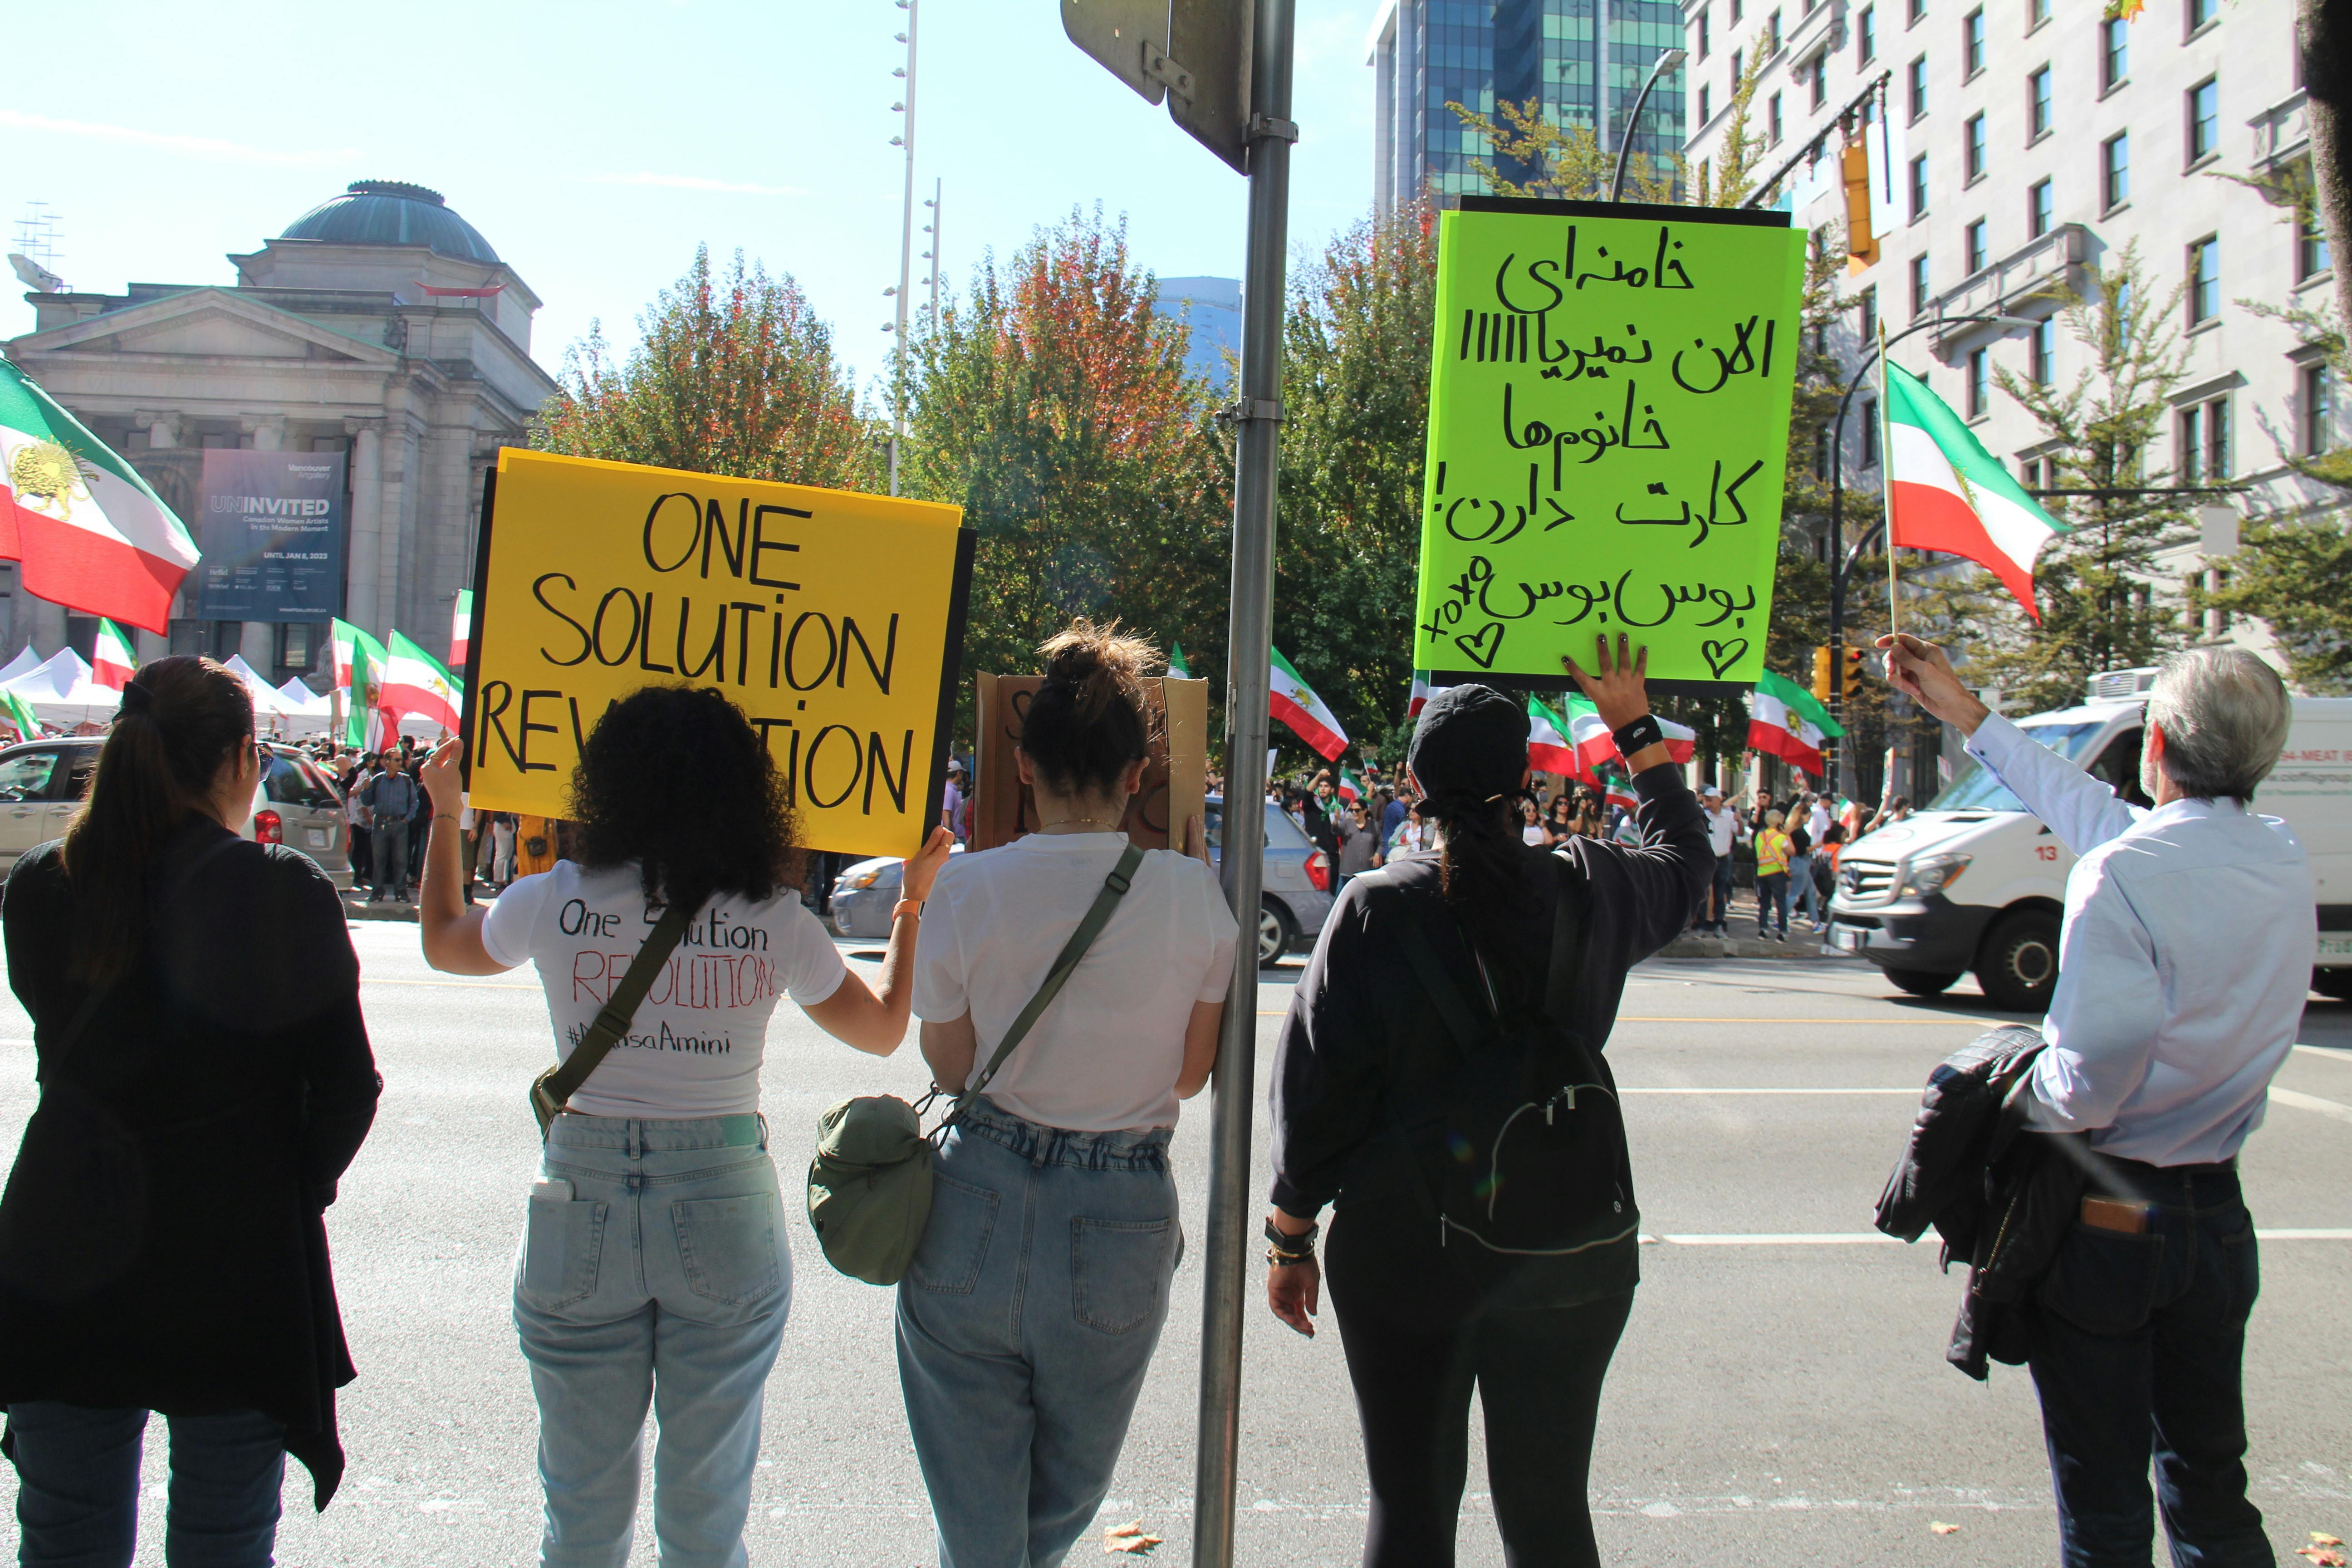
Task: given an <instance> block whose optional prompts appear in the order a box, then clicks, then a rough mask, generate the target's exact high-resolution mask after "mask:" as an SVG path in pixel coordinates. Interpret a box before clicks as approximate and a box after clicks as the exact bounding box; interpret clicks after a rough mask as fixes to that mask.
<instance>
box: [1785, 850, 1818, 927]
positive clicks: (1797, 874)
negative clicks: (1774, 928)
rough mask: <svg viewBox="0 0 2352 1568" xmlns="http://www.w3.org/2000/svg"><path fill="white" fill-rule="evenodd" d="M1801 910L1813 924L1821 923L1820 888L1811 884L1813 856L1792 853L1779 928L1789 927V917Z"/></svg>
mask: <svg viewBox="0 0 2352 1568" xmlns="http://www.w3.org/2000/svg"><path fill="white" fill-rule="evenodd" d="M1797 910H1803V911H1804V913H1805V918H1806V919H1807V920H1809V921H1812V922H1813V923H1814V924H1815V925H1819V924H1821V923H1822V890H1821V889H1819V888H1817V887H1815V886H1814V885H1813V858H1812V857H1811V855H1792V856H1790V858H1789V896H1788V898H1787V899H1785V900H1782V908H1781V910H1780V929H1781V930H1782V931H1787V930H1788V929H1789V918H1790V916H1791V915H1793V914H1795V913H1796V912H1797Z"/></svg>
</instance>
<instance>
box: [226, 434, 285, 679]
mask: <svg viewBox="0 0 2352 1568" xmlns="http://www.w3.org/2000/svg"><path fill="white" fill-rule="evenodd" d="M237 427H238V428H239V429H241V430H243V431H244V432H245V433H246V434H247V435H248V436H250V437H253V449H254V450H255V451H257V452H275V451H278V449H280V448H281V447H284V446H285V445H286V416H284V415H283V414H248V415H247V416H244V417H243V418H241V419H239V420H238V421H237ZM248 662H250V661H249V660H248Z"/></svg>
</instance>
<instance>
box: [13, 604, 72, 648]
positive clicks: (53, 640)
mask: <svg viewBox="0 0 2352 1568" xmlns="http://www.w3.org/2000/svg"><path fill="white" fill-rule="evenodd" d="M25 603H26V604H27V605H31V606H32V609H33V613H32V616H31V617H30V619H31V621H32V626H31V627H30V635H31V637H32V639H33V651H34V652H35V653H37V654H38V655H40V656H41V657H42V658H50V657H51V656H53V655H54V654H56V652H57V651H58V649H59V648H61V647H65V646H66V607H65V606H64V605H52V604H51V603H49V602H48V601H47V599H44V598H41V597H39V596H37V595H33V594H26V595H25ZM25 619H26V616H23V615H22V614H21V613H20V614H19V616H17V621H18V624H19V625H22V624H23V622H24V621H25Z"/></svg>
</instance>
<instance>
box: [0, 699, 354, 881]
mask: <svg viewBox="0 0 2352 1568" xmlns="http://www.w3.org/2000/svg"><path fill="white" fill-rule="evenodd" d="M105 743H106V738H105V737H104V736H102V735H60V736H58V737H56V738H54V739H52V740H47V741H26V742H18V743H17V744H16V745H13V746H8V747H5V748H0V869H5V868H6V867H9V866H13V865H15V864H16V857H17V856H19V855H22V854H23V853H24V852H25V851H26V850H27V849H30V848H32V847H34V846H35V845H37V844H46V843H47V842H48V841H49V840H50V839H52V838H62V837H65V831H66V825H67V824H68V823H69V822H71V821H72V820H73V819H74V816H75V814H76V813H78V812H79V811H80V810H81V802H82V797H83V796H84V795H88V794H89V776H90V774H91V773H95V772H96V771H97V769H98V752H99V748H100V746H102V745H104V744H105ZM261 752H262V757H263V760H264V763H265V766H264V770H263V773H262V775H261V790H260V793H259V794H258V795H257V796H256V797H255V799H254V803H253V806H254V809H253V816H252V818H251V819H250V820H249V821H247V823H246V825H245V837H247V838H251V839H254V840H256V841H257V842H259V843H263V844H283V845H285V846H286V847H288V848H289V849H299V850H300V851H301V852H302V853H303V854H305V855H307V856H309V857H310V858H311V859H313V860H315V861H317V862H318V863H319V868H320V869H321V870H323V871H325V872H326V873H327V875H328V876H329V877H331V878H332V879H334V883H335V886H336V887H338V888H348V887H350V886H351V885H352V861H351V854H350V844H349V842H348V840H347V838H346V836H345V834H344V830H343V796H342V791H341V790H340V789H339V788H337V787H336V784H335V781H334V779H333V778H332V777H331V776H330V775H329V774H328V773H327V772H326V770H324V769H323V768H321V767H320V766H319V764H318V763H314V762H312V761H311V760H310V757H309V756H307V755H305V754H304V753H303V752H299V751H297V750H296V749H295V748H294V747H292V746H280V745H277V744H274V743H271V742H263V744H262V748H261Z"/></svg>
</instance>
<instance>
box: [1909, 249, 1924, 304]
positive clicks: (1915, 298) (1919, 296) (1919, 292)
mask: <svg viewBox="0 0 2352 1568" xmlns="http://www.w3.org/2000/svg"><path fill="white" fill-rule="evenodd" d="M1911 314H1912V315H1913V316H1915V317H1917V316H1924V315H1926V314H1927V252H1926V251H1924V250H1923V251H1921V252H1920V253H1919V254H1918V255H1916V256H1915V257H1913V258H1911Z"/></svg>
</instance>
